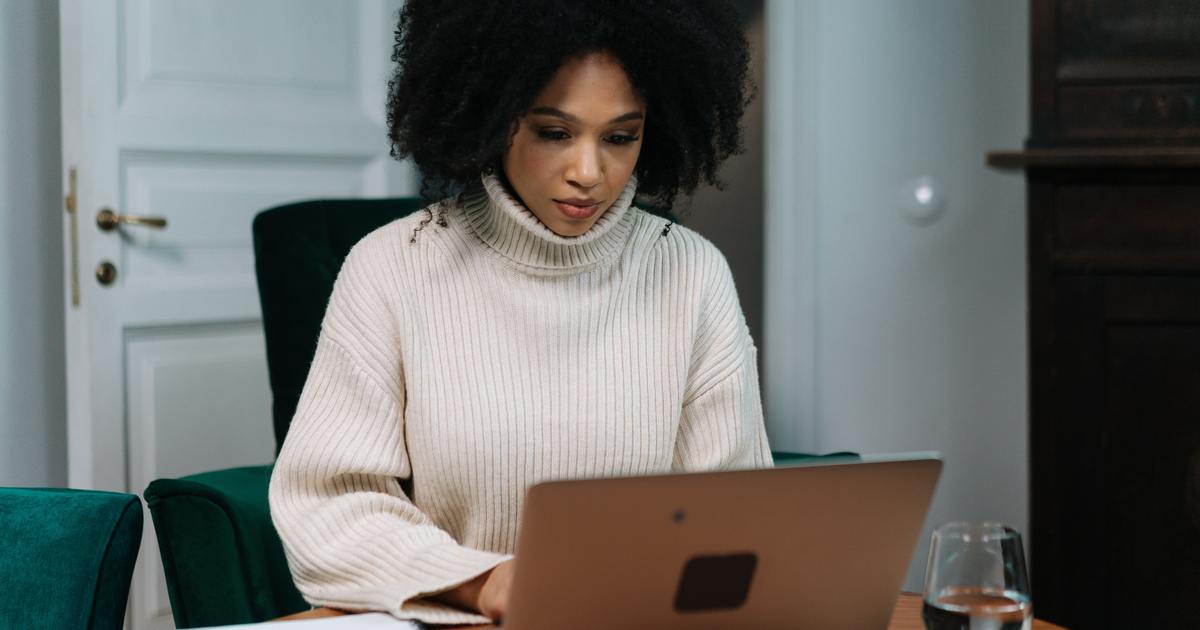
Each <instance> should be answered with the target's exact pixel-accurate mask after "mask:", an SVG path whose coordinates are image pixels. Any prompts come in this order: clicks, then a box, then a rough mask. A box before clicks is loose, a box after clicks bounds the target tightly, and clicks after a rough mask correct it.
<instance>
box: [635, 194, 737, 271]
mask: <svg viewBox="0 0 1200 630" xmlns="http://www.w3.org/2000/svg"><path fill="white" fill-rule="evenodd" d="M631 210H632V211H633V212H635V213H637V218H636V221H637V224H638V226H639V229H637V230H636V232H637V233H638V234H639V235H640V236H641V239H642V240H644V241H646V242H647V244H648V245H649V247H650V250H651V251H652V252H654V253H656V254H658V255H660V256H663V257H664V259H665V260H666V261H667V262H669V263H675V264H678V265H681V266H682V267H685V268H688V269H692V270H694V271H701V270H704V271H710V272H711V271H713V270H714V268H717V269H719V268H722V267H724V268H728V266H729V263H728V262H726V260H725V255H724V254H723V253H721V250H720V248H718V247H717V246H716V245H715V244H713V242H712V241H710V240H709V239H708V238H707V237H705V236H704V235H703V234H701V233H699V232H697V231H696V230H693V229H692V228H689V227H688V226H686V225H683V224H681V223H676V222H674V221H673V220H671V219H668V218H666V217H663V216H662V215H659V214H655V213H652V212H650V211H648V210H644V209H641V208H637V207H634V208H631Z"/></svg>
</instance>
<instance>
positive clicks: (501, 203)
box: [462, 174, 637, 271]
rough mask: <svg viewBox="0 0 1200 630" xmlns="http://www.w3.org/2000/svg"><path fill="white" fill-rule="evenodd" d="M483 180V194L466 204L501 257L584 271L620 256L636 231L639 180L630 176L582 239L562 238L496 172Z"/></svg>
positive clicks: (470, 219)
mask: <svg viewBox="0 0 1200 630" xmlns="http://www.w3.org/2000/svg"><path fill="white" fill-rule="evenodd" d="M482 181H483V189H482V190H480V191H477V192H475V193H474V194H470V195H467V196H465V197H464V198H463V200H462V209H463V212H464V215H465V218H466V223H467V225H468V226H469V230H470V231H471V232H473V233H474V235H475V236H477V237H478V238H479V240H481V241H483V243H484V244H485V245H486V246H488V247H489V248H491V249H492V250H494V251H495V252H496V253H498V254H500V255H501V256H503V257H504V258H507V259H509V260H511V261H513V262H515V263H518V264H519V265H522V266H525V267H531V268H534V269H540V270H545V271H571V270H582V269H583V268H586V267H590V266H593V265H595V264H597V263H601V262H604V261H606V260H611V259H613V258H615V257H616V256H617V254H619V253H620V251H621V249H622V248H624V246H625V242H626V241H627V240H628V239H629V235H630V233H631V232H632V231H633V214H632V213H630V212H629V207H630V205H632V203H633V196H634V193H635V192H636V191H637V177H636V176H630V178H629V183H627V184H626V185H625V189H624V190H622V191H621V194H620V195H618V196H617V199H616V201H614V202H613V203H612V205H610V206H609V207H608V210H606V211H605V212H604V214H603V215H601V217H600V218H599V219H597V220H596V223H595V224H593V225H592V227H591V228H590V229H589V230H588V231H587V232H584V233H583V234H581V235H579V236H560V235H558V234H556V233H554V232H553V231H552V230H551V229H550V228H548V227H546V226H545V225H543V224H542V222H541V221H540V220H539V219H538V218H537V215H535V214H533V212H532V211H530V210H529V208H527V207H525V204H523V203H521V201H520V200H519V199H517V198H516V197H515V195H513V193H510V192H509V191H508V189H507V188H506V187H505V185H504V183H503V182H501V181H500V178H499V177H498V176H496V175H495V174H486V175H483V177H482Z"/></svg>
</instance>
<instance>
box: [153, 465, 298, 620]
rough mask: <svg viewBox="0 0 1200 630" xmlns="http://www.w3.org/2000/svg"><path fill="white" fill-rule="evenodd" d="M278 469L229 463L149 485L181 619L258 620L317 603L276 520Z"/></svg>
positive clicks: (161, 552) (171, 593) (176, 612)
mask: <svg viewBox="0 0 1200 630" xmlns="http://www.w3.org/2000/svg"><path fill="white" fill-rule="evenodd" d="M271 470H272V466H270V465H267V466H250V467H244V468H228V469H225V470H217V471H213V472H206V473H200V474H197V475H190V476H187V477H181V478H179V479H157V480H155V481H154V482H152V483H151V484H150V485H149V486H148V487H147V488H146V491H145V498H146V504H147V505H148V506H149V508H150V516H151V518H152V519H153V521H154V531H155V535H156V537H157V538H158V546H159V555H160V556H161V558H162V563H163V571H164V572H165V574H166V581H167V594H168V595H169V596H170V599H171V611H172V614H173V615H174V617H175V624H176V626H177V627H180V628H190V627H196V626H215V625H228V624H237V623H255V622H260V621H266V620H269V619H274V618H276V617H280V616H283V615H287V614H290V613H294V612H297V611H300V610H306V609H308V608H309V606H308V604H307V603H306V602H305V601H304V599H303V598H302V597H301V596H300V593H299V591H297V590H296V587H295V584H294V583H293V582H292V576H291V572H290V571H289V570H288V565H287V559H286V557H285V556H284V553H283V545H282V543H281V542H280V541H279V536H278V534H276V533H275V527H274V526H273V525H272V523H271V515H270V511H269V509H268V505H267V487H268V485H269V484H270V480H271Z"/></svg>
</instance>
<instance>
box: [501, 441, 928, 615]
mask: <svg viewBox="0 0 1200 630" xmlns="http://www.w3.org/2000/svg"><path fill="white" fill-rule="evenodd" d="M941 467H942V463H941V460H940V459H939V458H938V457H937V455H936V453H929V454H920V456H916V457H912V456H902V457H888V456H874V457H871V456H866V457H864V460H863V461H854V462H844V463H829V462H826V461H823V460H818V461H817V463H811V464H804V463H802V464H798V465H793V466H787V467H781V468H772V469H765V470H747V471H730V472H712V473H692V474H680V475H662V476H649V477H634V478H618V479H599V480H586V481H557V482H550V483H544V484H540V485H537V486H535V487H533V488H532V489H531V490H530V491H529V496H528V499H527V501H526V503H525V509H524V514H523V517H522V525H521V529H520V534H519V536H518V539H517V553H516V557H517V564H516V567H515V574H514V577H513V585H512V593H511V599H510V604H509V614H508V616H507V618H506V619H505V620H504V624H503V627H504V628H509V629H511V630H550V629H554V630H562V629H566V628H570V629H571V630H591V629H597V630H598V629H601V628H603V629H604V630H611V629H613V628H622V629H624V628H654V629H656V630H672V629H675V628H680V629H682V628H688V629H699V630H703V629H707V628H738V629H747V628H754V629H759V630H770V629H772V628H789V629H796V628H813V629H819V630H838V629H840V628H846V629H851V628H853V629H855V630H858V629H863V628H867V629H869V628H880V629H882V628H886V627H887V625H888V621H889V619H890V618H891V614H892V609H893V607H894V606H895V603H896V597H897V595H898V593H899V591H900V587H901V583H902V581H903V579H904V574H905V571H906V569H907V568H908V563H909V560H910V558H911V556H912V553H913V549H914V547H915V546H916V542H917V538H918V536H919V534H920V532H921V528H922V525H923V523H924V521H925V515H926V512H927V511H928V509H929V503H930V501H931V499H932V497H933V491H934V487H935V486H936V484H937V479H938V475H939V474H940V472H941Z"/></svg>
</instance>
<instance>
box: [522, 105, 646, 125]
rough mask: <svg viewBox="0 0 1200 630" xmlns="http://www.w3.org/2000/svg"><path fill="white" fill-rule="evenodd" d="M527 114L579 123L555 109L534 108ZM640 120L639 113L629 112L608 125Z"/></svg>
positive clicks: (577, 120)
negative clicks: (542, 115)
mask: <svg viewBox="0 0 1200 630" xmlns="http://www.w3.org/2000/svg"><path fill="white" fill-rule="evenodd" d="M529 113H530V114H544V115H546V116H554V117H556V118H562V119H563V120H566V121H568V122H579V118H578V117H576V116H574V115H572V114H568V113H567V112H564V111H563V110H561V109H558V108H557V107H534V108H533V109H531V110H529ZM641 119H642V113H641V112H629V113H626V114H621V115H620V116H617V117H616V118H614V119H612V120H610V121H608V124H610V125H613V124H616V123H619V122H625V121H627V120H641Z"/></svg>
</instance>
